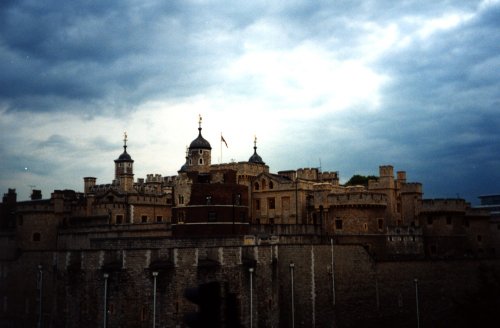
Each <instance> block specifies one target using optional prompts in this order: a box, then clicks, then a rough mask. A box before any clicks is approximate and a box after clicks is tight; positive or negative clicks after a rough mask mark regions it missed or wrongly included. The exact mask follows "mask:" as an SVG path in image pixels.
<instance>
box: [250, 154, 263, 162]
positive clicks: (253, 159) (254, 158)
mask: <svg viewBox="0 0 500 328" xmlns="http://www.w3.org/2000/svg"><path fill="white" fill-rule="evenodd" d="M248 161H249V162H250V163H255V164H266V163H264V161H262V157H260V156H259V155H258V154H257V153H255V154H253V155H252V157H250V159H249V160H248Z"/></svg>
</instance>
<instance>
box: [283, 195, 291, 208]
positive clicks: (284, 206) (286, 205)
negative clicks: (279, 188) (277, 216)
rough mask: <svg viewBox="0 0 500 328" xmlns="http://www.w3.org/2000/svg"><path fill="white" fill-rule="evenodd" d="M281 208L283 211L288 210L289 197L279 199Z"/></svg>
mask: <svg viewBox="0 0 500 328" xmlns="http://www.w3.org/2000/svg"><path fill="white" fill-rule="evenodd" d="M281 207H282V208H283V210H284V211H288V210H290V197H288V196H287V197H282V198H281Z"/></svg>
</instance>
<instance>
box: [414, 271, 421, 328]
mask: <svg viewBox="0 0 500 328" xmlns="http://www.w3.org/2000/svg"><path fill="white" fill-rule="evenodd" d="M413 281H414V282H415V302H416V304H417V328H420V313H419V309H418V279H417V278H415V279H413Z"/></svg>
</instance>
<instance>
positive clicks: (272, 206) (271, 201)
mask: <svg viewBox="0 0 500 328" xmlns="http://www.w3.org/2000/svg"><path fill="white" fill-rule="evenodd" d="M275 207H276V206H275V203H274V197H269V198H268V199H267V208H268V209H270V210H274V209H275Z"/></svg>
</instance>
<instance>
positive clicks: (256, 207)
mask: <svg viewBox="0 0 500 328" xmlns="http://www.w3.org/2000/svg"><path fill="white" fill-rule="evenodd" d="M255 210H256V211H260V199H256V200H255Z"/></svg>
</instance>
